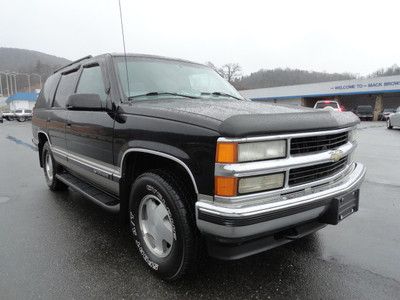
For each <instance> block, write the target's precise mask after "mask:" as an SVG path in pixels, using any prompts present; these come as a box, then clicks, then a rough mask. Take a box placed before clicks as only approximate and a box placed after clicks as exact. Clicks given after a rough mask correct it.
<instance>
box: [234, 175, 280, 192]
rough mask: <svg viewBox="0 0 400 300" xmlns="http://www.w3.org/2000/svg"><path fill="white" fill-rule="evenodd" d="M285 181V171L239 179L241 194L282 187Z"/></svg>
mask: <svg viewBox="0 0 400 300" xmlns="http://www.w3.org/2000/svg"><path fill="white" fill-rule="evenodd" d="M284 181H285V174H284V173H277V174H270V175H264V176H256V177H249V178H241V179H240V180H239V187H238V192H239V194H247V193H254V192H261V191H269V190H275V189H279V188H282V187H283V185H284Z"/></svg>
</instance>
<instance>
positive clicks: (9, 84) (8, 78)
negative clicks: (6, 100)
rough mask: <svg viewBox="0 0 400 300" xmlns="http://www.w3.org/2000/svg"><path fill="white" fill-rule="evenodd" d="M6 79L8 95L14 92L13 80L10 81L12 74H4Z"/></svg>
mask: <svg viewBox="0 0 400 300" xmlns="http://www.w3.org/2000/svg"><path fill="white" fill-rule="evenodd" d="M6 79H7V91H8V96H10V95H11V94H14V91H13V82H12V75H11V74H10V73H7V74H6Z"/></svg>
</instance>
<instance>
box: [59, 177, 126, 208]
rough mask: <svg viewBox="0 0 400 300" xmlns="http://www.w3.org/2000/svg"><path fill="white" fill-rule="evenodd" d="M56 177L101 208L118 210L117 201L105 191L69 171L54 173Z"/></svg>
mask: <svg viewBox="0 0 400 300" xmlns="http://www.w3.org/2000/svg"><path fill="white" fill-rule="evenodd" d="M56 177H57V179H59V180H60V181H62V182H63V183H65V184H66V185H68V186H69V187H70V188H72V189H73V190H75V191H77V192H79V193H81V194H82V195H83V196H85V197H86V198H88V199H89V200H91V201H92V202H94V203H96V204H97V205H99V206H101V207H102V208H103V209H105V210H107V211H109V212H112V213H118V212H119V201H118V199H117V198H114V197H112V196H110V195H108V194H107V193H105V192H103V191H101V190H99V189H97V188H95V187H94V186H92V185H90V184H88V183H86V182H84V181H82V180H80V179H79V178H76V177H75V176H73V175H71V174H69V173H62V174H56Z"/></svg>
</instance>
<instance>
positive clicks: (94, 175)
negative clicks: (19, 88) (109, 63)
mask: <svg viewBox="0 0 400 300" xmlns="http://www.w3.org/2000/svg"><path fill="white" fill-rule="evenodd" d="M106 78H107V76H106V72H105V68H104V65H103V63H102V61H101V60H100V61H92V62H90V63H88V64H86V65H84V66H83V67H82V71H81V74H80V78H79V81H78V85H77V88H76V93H77V94H98V95H99V96H100V99H101V100H102V106H103V108H104V110H101V111H99V110H94V111H85V110H81V111H78V110H70V111H69V112H68V124H67V129H66V141H67V149H68V160H69V167H70V168H71V169H72V170H73V171H74V172H75V173H76V175H78V176H79V177H81V178H83V179H85V180H88V181H90V182H91V183H92V184H94V185H96V186H98V187H100V188H102V189H103V190H106V191H108V192H111V193H115V194H117V192H118V185H117V183H116V182H113V180H112V174H113V173H114V171H115V169H116V168H115V167H114V165H113V133H114V114H113V112H112V110H111V99H110V97H109V95H108V91H109V88H108V86H109V82H108V80H107V79H106Z"/></svg>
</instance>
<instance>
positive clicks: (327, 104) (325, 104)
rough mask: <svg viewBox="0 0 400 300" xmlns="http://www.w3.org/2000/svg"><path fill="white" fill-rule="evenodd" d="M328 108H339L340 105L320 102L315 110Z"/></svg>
mask: <svg viewBox="0 0 400 300" xmlns="http://www.w3.org/2000/svg"><path fill="white" fill-rule="evenodd" d="M328 106H330V107H333V108H338V104H337V103H336V102H318V103H317V105H316V106H315V108H325V107H328Z"/></svg>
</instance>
